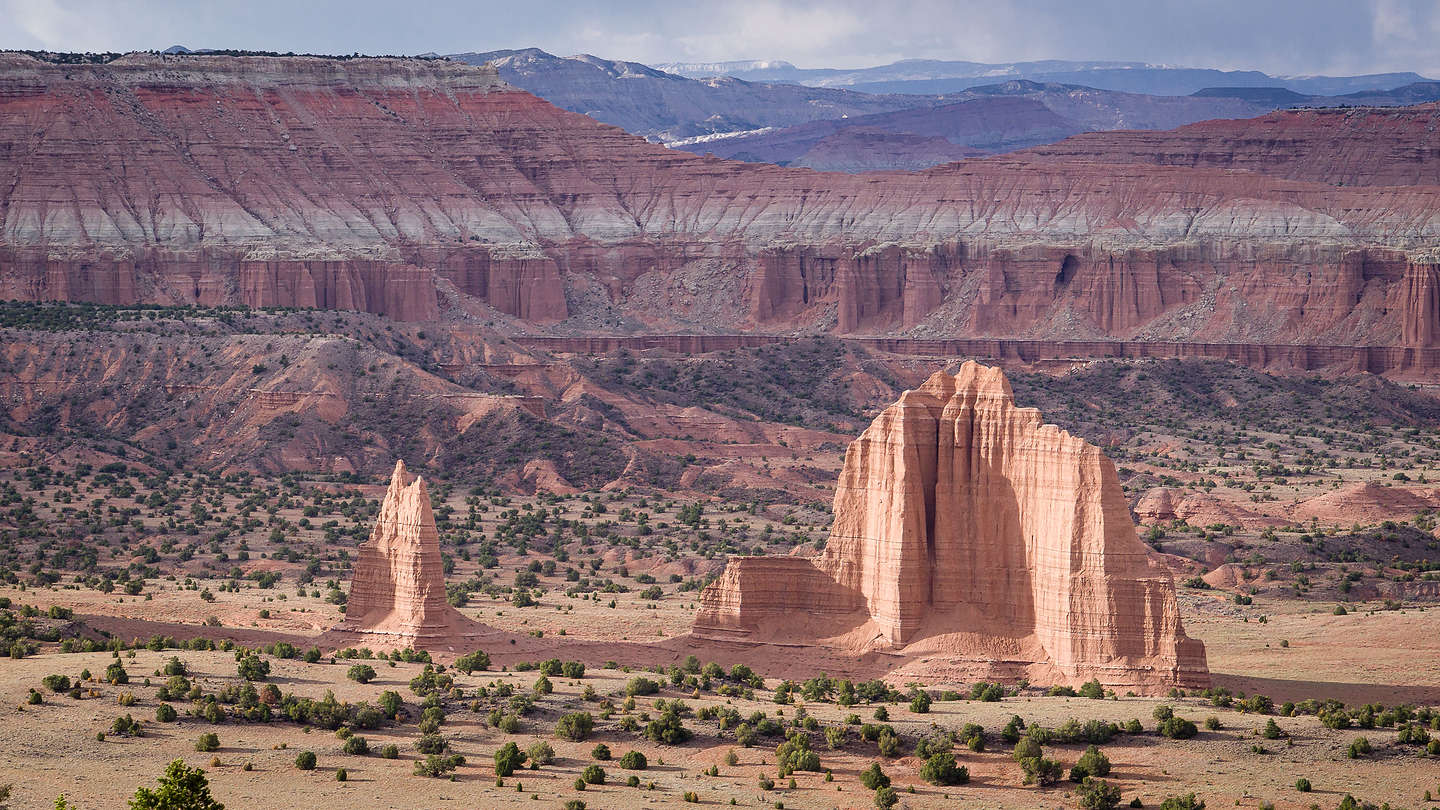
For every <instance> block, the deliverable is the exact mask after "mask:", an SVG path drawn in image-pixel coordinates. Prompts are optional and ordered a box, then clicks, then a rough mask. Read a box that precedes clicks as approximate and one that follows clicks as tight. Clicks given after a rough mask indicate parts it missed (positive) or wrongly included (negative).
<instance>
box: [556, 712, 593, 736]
mask: <svg viewBox="0 0 1440 810" xmlns="http://www.w3.org/2000/svg"><path fill="white" fill-rule="evenodd" d="M594 728H595V718H594V717H592V716H591V715H590V713H589V712H573V713H571V714H566V715H561V717H560V719H559V721H557V722H556V723H555V736H556V737H559V738H561V739H563V740H571V741H573V742H580V741H582V740H584V739H585V738H586V737H589V736H590V732H591V731H592V730H593V729H594Z"/></svg>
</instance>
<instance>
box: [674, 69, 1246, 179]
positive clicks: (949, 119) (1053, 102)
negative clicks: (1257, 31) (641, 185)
mask: <svg viewBox="0 0 1440 810" xmlns="http://www.w3.org/2000/svg"><path fill="white" fill-rule="evenodd" d="M944 98H945V99H946V101H945V103H942V104H936V105H931V106H926V107H917V108H911V109H908V110H900V111H896V112H886V113H875V114H871V115H863V116H852V117H850V118H843V119H830V120H825V121H813V122H810V123H806V124H799V125H797V126H793V127H786V128H783V129H776V130H769V131H765V132H759V133H740V134H737V135H735V136H732V137H727V138H721V137H716V138H710V139H707V140H705V141H703V142H699V143H679V144H675V146H676V147H677V148H680V149H684V150H686V151H689V152H695V153H697V154H704V153H706V152H709V153H711V154H714V155H716V156H718V157H725V158H732V159H736V160H746V161H751V162H764V163H776V164H779V165H782V166H806V167H809V168H813V169H820V170H825V171H868V170H873V169H916V168H924V167H926V166H933V165H935V164H937V163H946V162H950V161H953V160H959V159H961V158H963V157H971V156H974V155H976V154H986V153H993V152H1006V151H1011V150H1014V149H1023V148H1026V147H1030V146H1038V145H1041V144H1048V143H1054V142H1056V141H1059V140H1061V139H1064V138H1067V137H1069V136H1071V135H1076V134H1079V133H1081V132H1090V131H1095V130H1115V129H1172V128H1174V127H1177V126H1182V125H1184V124H1189V123H1194V122H1196V121H1204V120H1209V119H1213V118H1249V117H1252V116H1256V115H1261V114H1262V113H1265V112H1268V111H1270V110H1271V109H1273V108H1274V107H1273V106H1268V105H1265V104H1258V103H1253V102H1251V101H1247V100H1244V99H1237V98H1231V97H1228V96H1225V95H1217V96H1213V97H1205V96H1147V95H1142V94H1138V93H1117V92H1114V91H1110V90H1096V89H1094V88H1090V87H1079V86H1075V85H1061V84H1041V83H1038V82H1030V81H1011V82H1004V83H1001V84H995V85H989V86H986V87H977V88H973V89H971V90H967V91H965V92H963V93H957V94H953V95H951V96H946V97H944ZM917 138H918V139H922V140H917ZM956 147H964V149H968V150H970V151H969V152H968V153H966V152H964V150H961V149H957V148H956Z"/></svg>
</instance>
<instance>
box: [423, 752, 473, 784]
mask: <svg viewBox="0 0 1440 810" xmlns="http://www.w3.org/2000/svg"><path fill="white" fill-rule="evenodd" d="M464 764H465V757H462V756H460V755H459V754H449V755H441V754H427V755H426V756H425V758H424V759H420V760H416V761H415V768H414V770H413V771H412V773H414V774H415V775H416V776H428V777H431V778H432V779H438V778H439V777H441V776H444V775H445V774H447V773H452V772H454V770H455V769H456V768H458V767H460V766H461V765H464Z"/></svg>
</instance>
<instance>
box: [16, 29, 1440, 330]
mask: <svg viewBox="0 0 1440 810" xmlns="http://www.w3.org/2000/svg"><path fill="white" fill-rule="evenodd" d="M1436 115H1437V113H1436V111H1435V110H1434V109H1433V108H1413V109H1408V110H1383V111H1373V110H1372V111H1368V112H1367V111H1352V112H1348V113H1345V114H1336V113H1329V112H1326V113H1316V112H1303V113H1300V112H1296V113H1277V114H1275V115H1272V116H1266V117H1265V118H1262V119H1256V120H1255V121H1253V122H1247V123H1244V124H1243V125H1241V124H1233V123H1232V124H1223V125H1222V124H1201V125H1195V126H1193V127H1188V128H1184V129H1181V130H1175V131H1171V132H1152V133H1142V134H1139V135H1134V134H1123V133H1098V134H1091V135H1084V136H1078V137H1077V138H1073V139H1070V140H1068V141H1065V142H1063V143H1062V144H1058V145H1055V146H1053V147H1045V148H1044V149H1043V150H1042V149H1037V150H1031V151H1028V152H1023V153H1017V154H1015V155H1012V156H1006V157H1001V158H988V159H984V160H971V161H965V162H962V163H959V164H952V165H948V166H944V167H938V168H935V169H931V170H927V171H923V172H913V173H899V172H893V173H873V174H867V175H859V176H852V175H841V174H825V173H819V172H814V171H809V170H804V169H782V168H779V167H775V166H766V165H758V164H743V163H737V162H731V161H722V160H717V159H713V158H706V157H701V156H696V155H690V154H686V153H682V152H677V151H673V150H668V149H665V148H663V147H660V146H657V145H654V144H649V143H646V142H644V141H642V140H641V139H639V138H636V137H634V136H631V135H628V134H626V133H624V132H622V131H620V130H618V129H615V128H613V127H609V126H605V125H603V124H599V123H597V122H595V121H594V120H592V119H589V118H587V117H585V116H583V115H578V114H574V113H569V112H566V111H563V110H560V109H557V108H556V107H554V106H551V105H550V104H548V103H546V102H543V101H541V100H539V99H537V98H535V97H534V96H531V95H529V94H527V93H523V92H520V91H517V90H515V89H514V88H512V87H509V86H508V85H505V84H504V83H503V82H501V81H499V79H498V78H497V77H496V75H495V73H494V71H492V70H488V69H485V68H474V67H469V66H465V65H459V64H454V63H448V62H443V61H415V60H388V59H354V60H332V59H315V58H301V57H295V58H267V57H223V56H181V57H161V56H153V55H131V56H126V57H123V58H121V59H118V60H116V61H114V62H111V63H109V64H105V65H55V64H48V63H43V62H40V61H37V60H35V59H33V58H31V57H28V56H23V55H17V54H5V55H0V155H4V156H5V157H4V160H0V298H18V299H27V300H38V299H56V298H60V299H70V300H89V301H100V302H105V303H120V304H123V303H136V302H153V303H173V304H183V303H205V304H218V303H223V304H250V305H280V306H317V307H333V308H354V309H363V310H365V311H369V312H374V313H379V314H385V315H390V316H392V317H396V318H403V319H415V320H427V319H431V318H434V317H437V316H438V315H442V314H444V310H445V308H446V306H448V305H449V304H450V303H458V304H461V305H462V306H463V308H464V309H465V310H466V311H467V312H472V313H473V312H477V311H478V310H479V309H480V307H479V306H471V305H472V304H475V305H488V306H489V307H491V308H492V309H493V310H494V311H495V312H496V313H498V314H500V315H503V316H508V317H509V318H512V319H515V320H517V321H519V322H520V323H518V324H516V325H517V326H518V327H521V328H525V329H527V330H530V329H531V328H532V327H533V326H535V325H537V324H539V325H545V324H550V323H553V322H556V321H567V324H566V327H567V331H570V332H573V331H594V330H595V329H597V328H599V327H598V326H597V325H598V324H604V325H606V326H607V327H614V326H616V325H618V326H619V327H620V328H621V329H624V330H631V331H633V330H639V329H644V330H646V331H651V332H678V331H684V332H696V331H698V332H710V333H715V332H751V331H754V332H777V331H795V330H800V331H807V332H813V331H831V332H835V333H840V334H869V335H895V334H896V333H901V332H904V333H909V334H910V335H911V336H921V337H957V338H972V337H998V338H1027V339H1050V340H1055V339H1063V340H1087V341H1104V340H1176V341H1179V340H1183V341H1189V342H1227V343H1244V344H1283V343H1292V344H1306V345H1328V346H1380V347H1397V346H1419V347H1424V346H1429V345H1431V343H1433V342H1434V341H1435V340H1436V332H1437V323H1436V319H1437V317H1440V314H1437V313H1435V312H1434V310H1433V308H1430V307H1427V306H1425V305H1424V300H1425V299H1424V298H1423V294H1424V293H1423V283H1422V284H1421V285H1420V286H1419V287H1412V286H1410V282H1407V281H1406V277H1407V272H1409V271H1408V270H1407V268H1410V267H1416V268H1422V269H1423V268H1427V267H1429V268H1433V267H1434V266H1436V264H1437V260H1436V258H1435V255H1436V253H1435V249H1436V247H1437V242H1440V185H1437V183H1440V180H1437V177H1440V154H1437V151H1436V147H1435V145H1434V143H1433V141H1434V139H1433V138H1432V137H1430V134H1429V133H1430V131H1431V130H1430V127H1432V126H1433V124H1434V121H1435V116H1436ZM1227 127H1228V129H1227ZM1272 136H1274V137H1273V138H1272ZM1274 138H1280V139H1281V140H1282V141H1283V142H1284V144H1285V146H1284V148H1283V149H1278V148H1277V147H1276V146H1275V145H1274V144H1275V143H1276V141H1275V140H1274ZM1376 144H1378V146H1375V148H1370V147H1371V146H1372V145H1376ZM1427 272H1428V271H1427ZM1418 280H1419V281H1420V282H1423V281H1424V279H1423V278H1419V279H1418ZM1417 296H1419V297H1417ZM1412 301H1413V302H1415V305H1414V306H1412V305H1411V304H1410V302H1412ZM717 302H723V303H724V306H717ZM1397 307H1398V313H1397V312H1396V308H1397ZM1397 314H1398V315H1399V317H1397Z"/></svg>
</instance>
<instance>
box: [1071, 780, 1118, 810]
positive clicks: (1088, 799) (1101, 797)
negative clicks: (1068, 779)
mask: <svg viewBox="0 0 1440 810" xmlns="http://www.w3.org/2000/svg"><path fill="white" fill-rule="evenodd" d="M1075 796H1076V799H1077V801H1078V803H1079V805H1080V807H1081V808H1083V810H1115V808H1116V807H1117V806H1119V804H1120V788H1118V787H1115V786H1114V785H1112V784H1110V783H1109V782H1106V781H1105V780H1103V779H1096V778H1094V777H1091V776H1087V777H1085V779H1084V781H1082V782H1081V783H1080V787H1079V788H1077V789H1076V790H1075Z"/></svg>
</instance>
